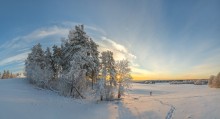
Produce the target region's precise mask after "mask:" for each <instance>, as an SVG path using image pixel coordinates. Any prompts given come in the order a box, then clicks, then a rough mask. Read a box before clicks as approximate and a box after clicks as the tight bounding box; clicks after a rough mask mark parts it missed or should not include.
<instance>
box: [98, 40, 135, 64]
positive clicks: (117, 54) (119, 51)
mask: <svg viewBox="0 0 220 119" xmlns="http://www.w3.org/2000/svg"><path fill="white" fill-rule="evenodd" d="M98 44H99V46H100V47H99V50H100V51H101V52H102V51H106V50H110V51H112V52H113V54H114V59H115V60H122V59H127V60H129V61H130V63H131V66H132V67H139V64H137V63H135V59H136V58H137V57H136V56H135V55H134V54H132V53H130V52H129V50H128V49H127V48H126V47H125V46H124V45H122V44H119V43H117V42H115V41H114V40H111V39H108V38H106V37H101V41H100V42H98Z"/></svg>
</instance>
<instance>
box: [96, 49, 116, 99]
mask: <svg viewBox="0 0 220 119" xmlns="http://www.w3.org/2000/svg"><path fill="white" fill-rule="evenodd" d="M100 59H101V63H100V67H101V79H100V81H99V88H98V89H99V90H98V92H99V93H100V98H101V100H102V99H103V97H105V99H106V100H112V99H113V98H114V93H115V89H116V70H115V66H114V65H115V61H114V58H113V52H111V51H105V52H102V53H101V57H100Z"/></svg>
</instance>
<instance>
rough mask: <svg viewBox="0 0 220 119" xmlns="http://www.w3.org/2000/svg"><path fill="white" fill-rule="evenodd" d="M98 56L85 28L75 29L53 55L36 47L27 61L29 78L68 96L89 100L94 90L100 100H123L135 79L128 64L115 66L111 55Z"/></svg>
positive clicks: (26, 68)
mask: <svg viewBox="0 0 220 119" xmlns="http://www.w3.org/2000/svg"><path fill="white" fill-rule="evenodd" d="M99 55H100V54H99V51H98V45H97V44H96V43H95V42H94V41H93V40H92V39H91V38H90V37H89V36H87V35H86V32H85V31H84V26H83V25H79V26H75V29H73V30H70V31H69V35H68V38H67V39H65V40H62V44H61V46H60V47H59V46H56V45H54V46H53V47H52V51H51V50H50V48H47V49H46V51H44V50H43V49H42V46H41V45H40V44H37V45H35V46H34V47H33V48H32V50H31V53H29V55H28V58H27V60H26V61H25V70H26V75H27V78H28V79H29V80H30V82H31V83H33V84H34V85H37V86H39V87H42V88H47V89H51V90H55V91H57V92H59V93H60V94H63V95H65V96H72V97H74V98H86V94H88V93H89V92H90V91H93V90H95V91H96V92H97V94H99V96H100V99H101V100H104V99H105V100H111V99H113V98H114V97H115V94H116V92H117V93H118V97H119V98H120V96H121V95H122V94H123V92H124V89H125V88H128V87H129V82H130V81H131V79H132V78H131V76H130V71H131V70H130V68H129V62H128V61H127V60H121V61H116V62H115V60H114V58H113V52H111V51H104V52H102V53H101V56H99Z"/></svg>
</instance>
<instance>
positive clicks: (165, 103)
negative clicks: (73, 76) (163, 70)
mask: <svg viewBox="0 0 220 119" xmlns="http://www.w3.org/2000/svg"><path fill="white" fill-rule="evenodd" d="M151 91H152V96H150V92H151ZM219 100H220V89H214V88H208V86H206V85H191V84H186V85H185V84H184V85H169V84H147V85H146V84H136V83H135V84H133V89H132V90H131V91H129V94H128V95H126V96H125V97H124V99H122V100H116V101H111V102H107V101H103V102H100V101H98V102H97V101H96V100H95V99H85V100H76V99H72V98H67V97H63V96H60V95H58V94H57V93H54V92H52V91H48V90H44V89H39V88H37V87H35V86H33V85H31V84H29V83H28V82H27V81H26V80H24V79H9V80H0V119H88V118H89V119H218V118H219V117H220V113H219V110H220V104H219Z"/></svg>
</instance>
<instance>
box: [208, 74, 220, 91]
mask: <svg viewBox="0 0 220 119" xmlns="http://www.w3.org/2000/svg"><path fill="white" fill-rule="evenodd" d="M208 85H209V87H211V88H220V73H218V74H217V76H210V78H209V82H208Z"/></svg>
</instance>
